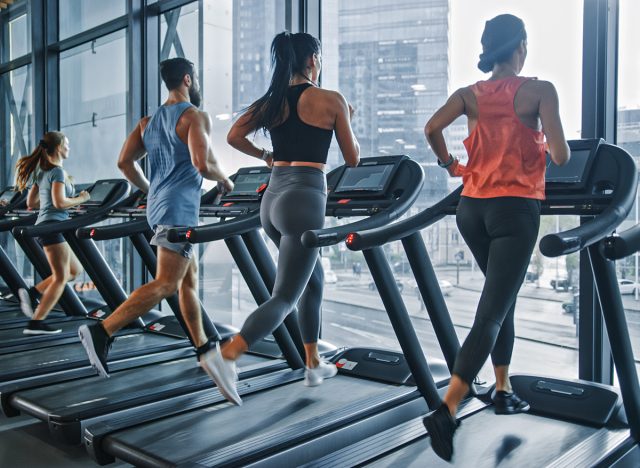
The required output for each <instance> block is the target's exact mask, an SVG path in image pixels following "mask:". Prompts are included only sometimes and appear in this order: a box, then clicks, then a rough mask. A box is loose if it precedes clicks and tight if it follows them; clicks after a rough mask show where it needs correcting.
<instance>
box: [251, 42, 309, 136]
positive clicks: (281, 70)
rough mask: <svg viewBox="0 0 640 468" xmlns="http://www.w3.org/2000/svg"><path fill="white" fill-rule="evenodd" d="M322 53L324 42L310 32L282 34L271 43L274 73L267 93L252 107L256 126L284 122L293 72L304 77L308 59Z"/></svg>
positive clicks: (266, 126)
mask: <svg viewBox="0 0 640 468" xmlns="http://www.w3.org/2000/svg"><path fill="white" fill-rule="evenodd" d="M318 53H320V41H319V40H318V39H316V38H315V37H313V36H312V35H311V34H307V33H295V34H291V33H290V32H288V31H285V32H281V33H280V34H278V35H277V36H276V37H275V38H274V39H273V42H272V43H271V68H273V76H272V77H271V84H270V85H269V89H268V90H267V92H266V93H265V94H264V96H262V97H261V98H260V99H258V100H257V101H256V102H254V103H253V104H251V106H249V112H250V115H251V121H252V122H255V124H256V125H255V128H256V129H263V130H265V131H267V130H269V129H270V128H272V127H274V126H275V125H277V124H278V123H280V121H281V119H282V112H283V110H284V105H285V102H286V97H287V89H288V88H289V82H290V81H291V78H293V75H295V74H296V73H300V74H302V75H303V76H304V70H305V67H306V64H307V59H308V58H309V57H311V56H312V55H313V54H318Z"/></svg>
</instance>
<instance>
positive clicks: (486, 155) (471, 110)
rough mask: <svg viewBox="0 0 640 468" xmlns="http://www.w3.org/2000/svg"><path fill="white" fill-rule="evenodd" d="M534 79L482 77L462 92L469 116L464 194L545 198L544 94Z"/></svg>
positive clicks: (463, 170)
mask: <svg viewBox="0 0 640 468" xmlns="http://www.w3.org/2000/svg"><path fill="white" fill-rule="evenodd" d="M532 82H535V80H533V79H531V78H525V77H520V76H507V77H504V78H501V79H492V80H487V81H480V82H478V83H475V84H474V85H472V86H470V87H468V88H465V89H464V92H462V93H461V96H462V99H463V100H464V101H465V112H466V114H467V116H468V118H469V136H468V137H467V138H466V139H465V141H464V145H465V147H466V149H467V153H468V154H469V163H468V164H467V166H466V167H465V168H464V169H462V171H461V173H462V176H463V182H464V191H463V195H466V196H471V197H475V198H491V197H499V196H521V197H526V198H537V199H543V198H544V171H545V157H544V155H545V148H544V134H543V133H542V132H541V131H540V130H539V127H540V124H539V113H538V108H539V102H540V97H539V96H538V95H537V94H536V92H535V91H534V90H533V89H532V88H533V87H531V86H528V84H529V83H532ZM525 87H526V88H529V89H528V90H526V92H525V93H521V91H522V90H523V88H525Z"/></svg>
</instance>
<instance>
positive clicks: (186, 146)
mask: <svg viewBox="0 0 640 468" xmlns="http://www.w3.org/2000/svg"><path fill="white" fill-rule="evenodd" d="M160 74H161V76H162V80H163V81H164V83H165V85H166V86H167V88H168V89H169V97H168V98H167V101H166V102H165V103H164V104H163V105H162V106H161V107H160V108H159V109H158V110H157V111H156V112H155V113H154V114H153V115H152V116H150V117H145V118H143V119H142V120H140V122H138V124H137V125H136V128H135V129H134V130H133V131H132V132H131V134H130V135H129V136H128V137H127V140H126V141H125V143H124V146H123V147H122V150H121V152H120V158H119V160H118V167H119V168H120V170H121V171H122V173H123V174H124V175H125V177H126V178H127V179H128V180H129V181H130V182H131V183H132V184H133V185H135V186H136V187H138V188H140V189H141V190H142V191H144V192H146V193H147V194H148V195H147V220H148V222H149V225H150V226H151V228H152V229H153V230H154V236H153V239H152V240H151V243H152V244H154V245H156V246H157V247H158V267H157V274H156V278H155V279H154V280H153V281H150V282H149V283H147V284H145V285H143V286H141V287H140V288H138V289H136V290H135V291H134V292H133V293H131V295H130V296H129V299H127V300H126V301H125V302H124V303H123V304H122V305H121V306H120V307H118V308H117V309H116V310H115V311H114V312H113V313H112V314H111V315H110V316H109V317H108V318H107V319H106V320H104V321H103V322H101V323H96V324H95V325H89V326H86V325H83V326H81V327H80V329H79V330H78V333H79V335H80V340H81V341H82V344H83V346H84V347H85V349H86V351H87V354H88V355H89V359H90V361H91V364H92V366H93V367H94V368H95V369H96V370H97V371H98V373H99V374H100V375H102V376H103V377H108V375H109V374H108V369H107V355H108V352H109V348H110V347H111V343H112V341H113V338H112V336H113V334H114V333H115V332H116V331H118V330H120V329H121V328H122V327H124V326H126V325H128V324H129V323H131V322H132V321H133V320H135V319H137V318H138V317H141V316H142V315H144V314H146V313H147V312H148V311H149V310H150V309H151V308H152V307H153V306H155V305H156V304H158V303H160V301H162V300H163V299H165V298H167V297H169V296H171V295H172V294H173V293H175V292H176V291H178V295H179V298H180V310H181V311H182V313H183V316H184V321H185V323H186V325H187V328H188V332H189V335H190V336H191V337H192V339H193V341H194V344H195V345H196V347H197V349H196V353H197V355H198V357H199V356H200V355H201V354H202V353H203V352H205V351H207V350H208V349H209V342H208V339H207V336H206V335H205V333H204V330H203V327H202V316H201V310H200V302H199V300H198V275H197V268H198V266H197V262H196V260H195V259H194V258H193V256H192V245H191V244H189V243H188V242H185V243H182V244H174V243H171V242H169V241H168V240H167V231H168V230H169V229H170V228H172V227H187V226H197V225H198V214H199V210H200V189H201V185H202V179H203V178H205V179H209V180H214V181H218V188H219V189H220V190H222V191H224V192H227V191H231V190H232V189H233V182H231V181H230V180H229V179H228V178H227V177H226V176H225V174H224V172H223V171H222V169H221V168H220V167H219V165H218V163H217V161H216V159H215V157H214V156H213V150H212V147H211V140H210V136H209V135H210V132H211V118H210V117H209V115H208V114H207V113H206V112H203V111H200V110H198V106H199V105H200V101H201V97H200V86H199V84H198V79H197V76H196V73H195V69H194V66H193V63H191V62H189V61H188V60H186V59H184V58H174V59H169V60H165V61H163V62H162V63H160ZM144 156H146V157H147V166H148V169H149V170H148V176H149V178H148V179H147V177H145V174H144V173H143V172H142V170H141V168H140V166H139V165H138V163H137V161H138V160H140V159H141V158H143V157H144Z"/></svg>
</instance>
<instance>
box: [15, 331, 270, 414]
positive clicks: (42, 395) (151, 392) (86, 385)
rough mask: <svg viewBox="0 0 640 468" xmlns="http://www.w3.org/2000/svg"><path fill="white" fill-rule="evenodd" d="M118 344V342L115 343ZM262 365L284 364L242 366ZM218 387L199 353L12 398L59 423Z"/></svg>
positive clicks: (248, 360)
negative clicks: (192, 391)
mask: <svg viewBox="0 0 640 468" xmlns="http://www.w3.org/2000/svg"><path fill="white" fill-rule="evenodd" d="M115 342H116V343H117V342H118V340H116V341H115ZM259 362H274V363H277V362H281V361H275V360H271V359H267V358H263V357H259V356H255V355H251V354H247V355H245V356H243V359H242V363H241V365H242V366H250V365H254V364H256V363H259ZM203 384H204V385H210V386H211V388H212V389H213V388H214V387H215V385H214V383H213V382H212V381H211V378H210V377H209V376H208V375H207V374H206V373H205V372H204V371H202V370H201V369H200V367H199V366H198V363H197V361H196V358H195V354H194V355H193V356H190V357H188V358H185V359H179V360H174V361H167V362H163V363H161V364H150V365H148V366H144V367H140V368H133V369H127V370H122V371H118V372H113V373H111V376H110V378H109V380H108V381H104V380H103V379H102V378H100V377H98V376H95V375H94V376H91V377H86V378H83V379H78V380H74V381H70V382H61V383H58V384H53V385H49V386H46V387H41V388H35V389H32V390H25V391H22V392H18V393H16V394H15V395H14V396H12V402H13V404H14V406H17V407H18V408H20V409H23V408H24V409H25V410H27V412H28V413H30V414H34V415H35V414H36V413H41V414H46V415H47V418H55V419H56V421H58V422H67V421H75V420H77V419H79V418H81V419H85V418H90V417H96V416H98V415H103V414H106V413H109V412H113V411H117V410H119V409H122V408H128V407H131V406H132V402H134V401H135V402H136V406H137V405H139V404H141V403H142V402H146V401H154V400H159V399H162V398H166V397H167V396H168V394H175V393H178V394H183V393H186V392H188V390H189V387H192V388H194V389H200V388H202V386H203Z"/></svg>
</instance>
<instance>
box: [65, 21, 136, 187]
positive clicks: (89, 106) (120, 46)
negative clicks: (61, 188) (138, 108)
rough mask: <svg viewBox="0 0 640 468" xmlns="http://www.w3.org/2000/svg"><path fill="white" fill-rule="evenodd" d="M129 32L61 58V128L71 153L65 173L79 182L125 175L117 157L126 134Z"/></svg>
mask: <svg viewBox="0 0 640 468" xmlns="http://www.w3.org/2000/svg"><path fill="white" fill-rule="evenodd" d="M126 51H127V49H126V31H118V32H116V33H113V34H110V35H108V36H105V37H101V38H99V39H96V40H93V41H91V42H88V43H86V44H83V45H81V46H78V47H75V48H73V49H70V50H67V51H64V52H62V53H61V54H60V130H61V131H62V132H64V133H65V135H67V137H68V138H69V142H70V144H71V149H72V151H73V153H72V154H71V157H70V158H69V160H68V161H66V162H65V168H66V170H67V171H68V172H69V173H70V174H71V175H72V176H73V177H75V179H76V180H77V181H78V182H91V181H92V180H93V179H94V178H95V177H96V175H99V176H100V177H101V178H110V177H121V174H120V171H119V170H118V167H117V164H116V163H117V161H118V154H119V152H120V148H121V147H122V143H123V142H124V139H125V137H126V135H127V129H126V120H127V119H126V112H127V93H128V86H127V60H126Z"/></svg>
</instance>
